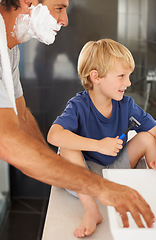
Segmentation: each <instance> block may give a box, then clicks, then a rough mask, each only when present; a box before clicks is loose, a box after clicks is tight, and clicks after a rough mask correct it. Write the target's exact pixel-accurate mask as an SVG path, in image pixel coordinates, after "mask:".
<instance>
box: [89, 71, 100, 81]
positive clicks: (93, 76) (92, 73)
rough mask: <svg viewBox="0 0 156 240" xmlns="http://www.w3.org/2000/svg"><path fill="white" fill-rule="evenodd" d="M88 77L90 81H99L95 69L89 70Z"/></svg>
mask: <svg viewBox="0 0 156 240" xmlns="http://www.w3.org/2000/svg"><path fill="white" fill-rule="evenodd" d="M90 79H91V81H92V82H94V83H96V84H97V83H98V82H99V74H98V71H97V70H92V71H91V72H90Z"/></svg>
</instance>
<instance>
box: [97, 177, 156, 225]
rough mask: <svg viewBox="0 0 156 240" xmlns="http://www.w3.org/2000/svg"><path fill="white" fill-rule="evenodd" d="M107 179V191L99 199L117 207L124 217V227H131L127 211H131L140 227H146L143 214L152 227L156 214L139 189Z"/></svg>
mask: <svg viewBox="0 0 156 240" xmlns="http://www.w3.org/2000/svg"><path fill="white" fill-rule="evenodd" d="M105 181H106V182H105V188H107V190H106V191H107V192H104V194H103V196H102V195H101V196H100V197H99V198H98V199H99V201H100V202H101V203H103V204H105V205H109V206H113V207H115V209H116V211H117V212H118V213H119V214H120V216H121V218H122V222H123V227H129V221H128V216H127V212H130V213H131V215H132V217H133V219H134V221H135V222H136V224H137V226H138V227H140V228H144V227H145V226H144V224H143V222H142V220H141V215H142V217H143V218H144V220H145V222H146V224H147V226H148V227H149V228H150V227H152V225H153V223H154V222H155V216H154V214H153V213H152V211H151V208H150V206H149V205H148V204H147V202H146V201H145V200H144V199H143V197H142V196H141V195H140V194H139V193H138V192H137V191H135V190H134V189H132V188H129V187H127V186H124V185H120V184H116V183H114V182H110V181H107V180H105Z"/></svg>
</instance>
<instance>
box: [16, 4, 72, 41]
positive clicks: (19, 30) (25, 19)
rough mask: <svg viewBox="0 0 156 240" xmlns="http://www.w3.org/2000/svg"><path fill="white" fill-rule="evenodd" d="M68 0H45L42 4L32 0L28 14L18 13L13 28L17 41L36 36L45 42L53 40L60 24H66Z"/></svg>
mask: <svg viewBox="0 0 156 240" xmlns="http://www.w3.org/2000/svg"><path fill="white" fill-rule="evenodd" d="M68 3H69V2H68V0H45V1H44V2H43V3H42V4H41V3H40V4H39V3H38V2H36V0H35V1H33V2H32V5H31V6H30V7H29V8H28V9H29V12H30V13H29V14H19V15H18V17H17V19H16V22H15V26H14V29H13V36H15V37H16V38H17V40H18V42H19V43H22V42H26V41H28V40H29V39H31V38H36V39H38V40H39V41H40V42H43V43H45V44H48V45H49V44H52V43H53V42H54V41H55V36H56V34H57V32H58V31H59V30H60V29H61V26H67V25H68V17H67V12H66V10H67V7H68Z"/></svg>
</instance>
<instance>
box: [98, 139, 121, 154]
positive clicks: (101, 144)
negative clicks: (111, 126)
mask: <svg viewBox="0 0 156 240" xmlns="http://www.w3.org/2000/svg"><path fill="white" fill-rule="evenodd" d="M122 144H123V141H122V140H121V139H119V137H118V136H117V137H116V138H110V137H106V138H103V139H101V140H99V141H98V149H97V150H98V152H99V153H102V154H105V155H109V156H117V154H118V152H119V151H120V150H121V149H122V148H123V145H122Z"/></svg>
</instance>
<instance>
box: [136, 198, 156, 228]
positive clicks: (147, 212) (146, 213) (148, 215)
mask: <svg viewBox="0 0 156 240" xmlns="http://www.w3.org/2000/svg"><path fill="white" fill-rule="evenodd" d="M140 198H141V203H140V205H139V208H140V214H141V215H142V216H143V218H144V220H145V222H146V224H147V226H148V227H152V225H153V223H154V221H155V216H154V214H153V212H152V210H151V208H150V206H149V205H148V204H147V202H146V201H145V200H144V199H143V198H142V197H141V196H140ZM142 203H144V204H142Z"/></svg>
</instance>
